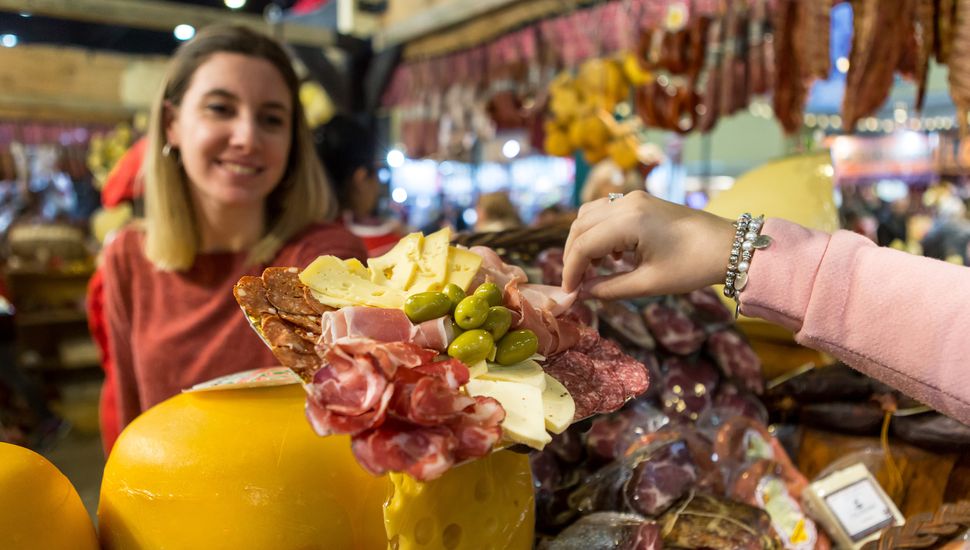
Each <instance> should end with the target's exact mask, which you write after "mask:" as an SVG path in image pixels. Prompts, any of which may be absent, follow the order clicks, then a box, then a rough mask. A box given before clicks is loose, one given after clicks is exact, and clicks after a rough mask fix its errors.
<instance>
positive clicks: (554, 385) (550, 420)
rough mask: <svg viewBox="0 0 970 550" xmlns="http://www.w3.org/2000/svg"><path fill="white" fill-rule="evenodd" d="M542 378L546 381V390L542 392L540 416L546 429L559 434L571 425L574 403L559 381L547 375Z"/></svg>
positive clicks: (574, 408) (574, 412) (574, 411)
mask: <svg viewBox="0 0 970 550" xmlns="http://www.w3.org/2000/svg"><path fill="white" fill-rule="evenodd" d="M543 376H544V377H545V379H546V389H545V391H543V392H542V414H543V416H544V417H545V425H546V429H547V430H549V431H550V432H552V433H554V434H561V433H563V432H564V431H566V428H568V427H569V425H570V424H572V423H573V416H574V415H575V414H576V403H575V402H574V401H573V396H571V395H569V390H567V389H566V387H565V386H563V385H562V384H561V383H559V380H556V379H555V378H553V377H551V376H549V375H548V374H543Z"/></svg>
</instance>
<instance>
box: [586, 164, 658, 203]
mask: <svg viewBox="0 0 970 550" xmlns="http://www.w3.org/2000/svg"><path fill="white" fill-rule="evenodd" d="M643 188H644V183H643V177H642V176H641V175H640V174H639V172H637V171H633V170H630V171H624V170H623V169H622V168H620V166H619V165H618V164H616V163H615V162H613V161H612V160H603V161H600V162H598V163H596V165H595V166H593V169H592V170H590V171H589V174H588V175H587V176H586V180H585V181H584V182H583V190H582V192H581V193H580V200H582V202H583V203H587V202H592V201H595V200H596V199H602V198H605V197H608V196H609V195H610V193H620V194H624V195H625V194H627V193H629V192H630V191H635V190H637V189H643Z"/></svg>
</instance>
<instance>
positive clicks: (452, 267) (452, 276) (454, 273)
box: [445, 246, 482, 291]
mask: <svg viewBox="0 0 970 550" xmlns="http://www.w3.org/2000/svg"><path fill="white" fill-rule="evenodd" d="M481 266H482V257H481V256H479V255H478V254H475V253H474V252H470V251H468V250H466V249H464V248H458V247H455V246H452V247H451V249H450V250H449V252H448V277H447V278H446V279H445V284H446V285H447V284H449V283H454V284H456V285H458V286H459V287H460V288H461V289H462V290H465V291H467V290H468V286H469V285H471V282H472V279H474V278H475V275H476V274H477V273H478V268H480V267H481Z"/></svg>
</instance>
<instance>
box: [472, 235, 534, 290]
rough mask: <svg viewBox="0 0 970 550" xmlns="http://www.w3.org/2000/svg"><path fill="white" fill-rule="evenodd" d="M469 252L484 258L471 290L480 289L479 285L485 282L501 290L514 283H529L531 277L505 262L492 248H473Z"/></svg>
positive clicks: (519, 268)
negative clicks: (493, 284)
mask: <svg viewBox="0 0 970 550" xmlns="http://www.w3.org/2000/svg"><path fill="white" fill-rule="evenodd" d="M468 250H469V251H470V252H473V253H475V254H478V255H479V256H481V257H482V265H481V267H480V268H478V274H477V275H476V276H475V278H474V279H472V282H471V285H470V286H469V290H473V289H475V288H478V285H480V284H482V283H485V282H490V283H495V285H496V286H498V287H499V288H505V286H506V285H508V284H509V283H510V282H512V281H515V282H517V283H521V284H525V283H527V282H529V277H528V276H527V275H526V274H525V271H524V270H523V269H522V268H521V267H518V266H514V265H509V264H507V263H505V262H503V261H502V258H501V257H499V255H498V254H496V253H495V251H494V250H492V249H491V248H489V247H487V246H473V247H471V248H469V249H468Z"/></svg>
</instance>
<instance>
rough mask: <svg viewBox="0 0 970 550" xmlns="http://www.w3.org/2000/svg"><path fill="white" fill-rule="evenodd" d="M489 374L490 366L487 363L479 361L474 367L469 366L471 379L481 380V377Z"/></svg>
mask: <svg viewBox="0 0 970 550" xmlns="http://www.w3.org/2000/svg"><path fill="white" fill-rule="evenodd" d="M487 372H488V365H487V364H485V361H484V360H482V361H479V362H477V363H475V364H473V365H468V375H469V378H481V376H482V375H483V374H485V373H487Z"/></svg>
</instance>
